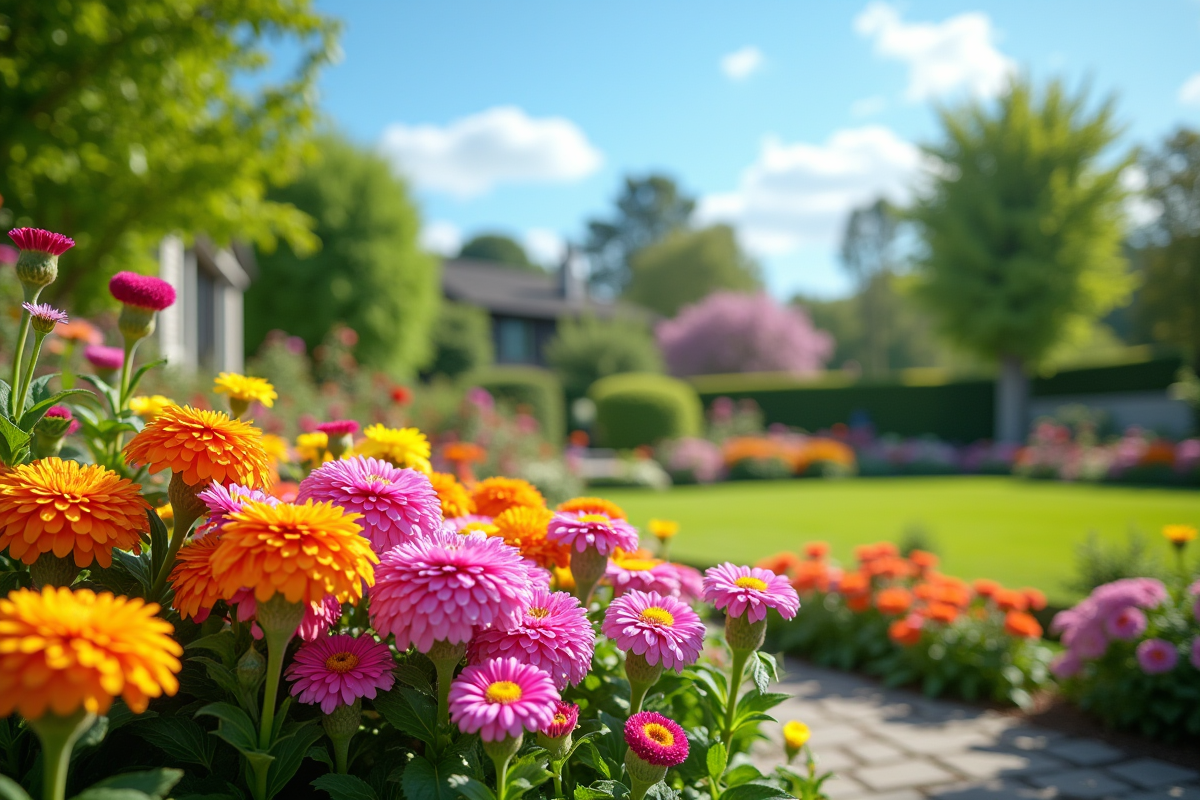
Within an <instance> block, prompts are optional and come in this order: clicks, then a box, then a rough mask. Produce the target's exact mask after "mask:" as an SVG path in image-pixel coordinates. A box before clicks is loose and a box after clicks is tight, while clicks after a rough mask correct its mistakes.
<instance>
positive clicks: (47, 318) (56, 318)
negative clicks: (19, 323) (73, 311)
mask: <svg viewBox="0 0 1200 800" xmlns="http://www.w3.org/2000/svg"><path fill="white" fill-rule="evenodd" d="M21 308H23V309H25V310H26V311H28V312H29V316H31V317H33V327H34V329H35V330H41V331H47V332H49V331H52V330H54V326H55V325H57V324H58V323H60V322H68V321H69V317H67V312H65V311H59V310H58V309H57V308H55V307H54V306H52V305H50V304H49V303H21Z"/></svg>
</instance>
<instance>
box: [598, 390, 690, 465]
mask: <svg viewBox="0 0 1200 800" xmlns="http://www.w3.org/2000/svg"><path fill="white" fill-rule="evenodd" d="M588 396H589V397H591V399H592V400H593V401H595V403H596V429H597V433H598V437H599V440H600V444H601V445H603V446H605V447H616V448H628V447H638V446H640V445H650V444H655V443H656V442H659V441H661V440H663V439H676V438H679V437H681V436H695V435H696V434H698V433H699V432H700V420H701V409H700V400H699V398H698V397H697V396H696V392H695V390H694V389H692V387H690V386H688V385H687V384H686V383H683V382H682V381H679V380H676V379H674V378H669V377H667V376H666V375H655V374H653V373H649V372H629V373H625V374H623V375H610V376H609V377H607V378H601V379H600V380H598V381H596V382H595V383H594V384H592V387H591V389H589V390H588Z"/></svg>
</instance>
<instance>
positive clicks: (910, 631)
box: [888, 617, 921, 647]
mask: <svg viewBox="0 0 1200 800" xmlns="http://www.w3.org/2000/svg"><path fill="white" fill-rule="evenodd" d="M916 622H917V623H918V624H917V625H913V624H912V620H911V619H910V618H905V619H898V620H896V621H895V622H893V623H892V624H891V625H888V638H889V639H891V640H892V641H893V642H895V643H896V644H898V645H902V646H903V647H912V646H913V645H915V644H917V643H919V642H920V641H921V625H920V624H919V623H920V617H918V618H917V619H916Z"/></svg>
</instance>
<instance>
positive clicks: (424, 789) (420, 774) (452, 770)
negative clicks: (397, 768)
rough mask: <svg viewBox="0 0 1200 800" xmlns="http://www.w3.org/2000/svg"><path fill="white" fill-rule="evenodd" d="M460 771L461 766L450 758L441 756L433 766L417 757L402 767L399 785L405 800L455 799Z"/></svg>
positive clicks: (459, 782) (426, 760) (459, 781)
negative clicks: (402, 772)
mask: <svg viewBox="0 0 1200 800" xmlns="http://www.w3.org/2000/svg"><path fill="white" fill-rule="evenodd" d="M461 771H462V767H461V766H459V765H458V764H457V763H456V762H455V761H453V760H451V759H445V758H443V759H442V760H441V761H439V762H438V763H437V765H436V766H435V765H434V764H433V763H432V762H430V761H429V760H428V759H425V758H420V757H417V758H414V759H413V760H412V761H410V762H408V766H407V767H406V768H405V769H404V777H403V778H401V780H400V787H401V788H402V789H403V790H404V797H405V798H406V800H455V798H457V797H458V794H459V791H458V789H457V788H456V784H461V783H462V781H461V780H459V776H460V775H461ZM452 778H453V781H452V780H451V779H452Z"/></svg>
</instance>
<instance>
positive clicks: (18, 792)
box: [0, 384, 33, 800]
mask: <svg viewBox="0 0 1200 800" xmlns="http://www.w3.org/2000/svg"><path fill="white" fill-rule="evenodd" d="M4 385H5V386H7V385H8V384H4ZM0 800H33V798H31V797H30V796H29V794H28V793H27V792H26V791H25V790H24V789H22V788H21V784H19V783H17V782H16V781H14V780H13V779H12V778H6V777H4V776H3V775H0Z"/></svg>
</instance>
